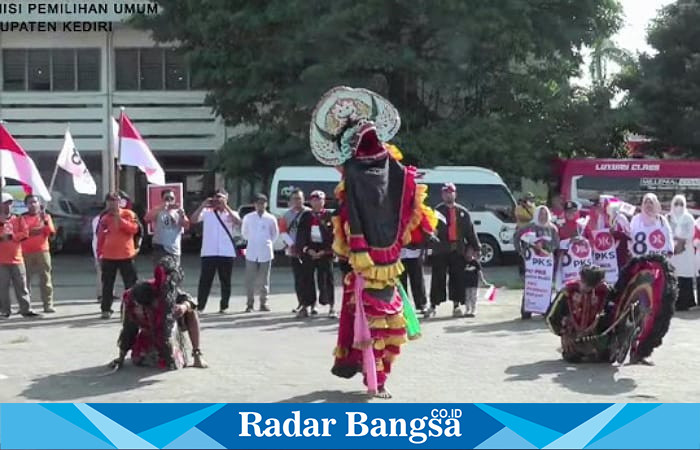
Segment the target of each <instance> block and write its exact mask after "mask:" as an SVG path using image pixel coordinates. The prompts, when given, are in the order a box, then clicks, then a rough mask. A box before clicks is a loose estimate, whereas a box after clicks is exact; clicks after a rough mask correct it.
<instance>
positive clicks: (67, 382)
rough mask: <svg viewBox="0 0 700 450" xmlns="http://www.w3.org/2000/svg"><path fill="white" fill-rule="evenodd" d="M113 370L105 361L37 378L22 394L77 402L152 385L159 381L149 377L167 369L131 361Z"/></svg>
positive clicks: (32, 397) (51, 400)
mask: <svg viewBox="0 0 700 450" xmlns="http://www.w3.org/2000/svg"><path fill="white" fill-rule="evenodd" d="M110 371H111V369H109V367H107V364H103V365H100V366H95V367H88V368H84V369H77V370H72V371H70V372H64V373H57V374H52V375H48V376H45V377H41V378H36V379H34V380H32V383H31V384H30V385H29V386H28V387H27V388H26V389H25V390H24V391H22V394H20V395H21V396H22V397H24V398H26V399H28V400H39V401H50V402H64V401H73V400H76V399H80V398H85V397H97V396H100V395H107V394H115V393H119V392H124V391H129V390H134V389H140V388H143V387H146V386H150V385H152V384H155V383H158V381H159V380H146V378H148V377H150V376H152V375H157V374H160V373H162V372H163V371H162V370H158V369H151V368H144V367H135V366H133V365H131V364H130V363H127V364H125V365H124V367H123V368H122V369H121V370H120V371H118V372H116V373H114V374H110Z"/></svg>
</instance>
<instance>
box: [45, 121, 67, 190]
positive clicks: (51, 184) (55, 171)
mask: <svg viewBox="0 0 700 450" xmlns="http://www.w3.org/2000/svg"><path fill="white" fill-rule="evenodd" d="M69 130H70V123H69V124H68V126H67V127H66V133H67V132H68V131H69ZM63 145H66V138H65V136H64V137H63ZM61 151H63V148H61ZM60 157H61V152H59V153H58V157H57V159H56V166H54V168H53V174H52V175H51V182H50V183H49V194H50V193H52V192H53V185H54V183H55V182H56V175H58V158H60Z"/></svg>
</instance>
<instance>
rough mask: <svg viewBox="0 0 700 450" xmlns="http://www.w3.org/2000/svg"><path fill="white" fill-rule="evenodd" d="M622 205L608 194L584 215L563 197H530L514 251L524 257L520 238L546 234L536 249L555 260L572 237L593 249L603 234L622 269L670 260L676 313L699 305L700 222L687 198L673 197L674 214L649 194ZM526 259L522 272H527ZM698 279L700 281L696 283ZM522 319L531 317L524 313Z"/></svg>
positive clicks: (520, 209)
mask: <svg viewBox="0 0 700 450" xmlns="http://www.w3.org/2000/svg"><path fill="white" fill-rule="evenodd" d="M623 205H625V204H624V202H622V201H620V200H618V199H616V198H615V197H613V196H610V195H599V196H596V197H594V198H593V199H591V204H590V208H589V209H588V210H587V211H583V210H582V208H581V205H578V204H576V203H575V202H571V201H567V202H563V201H562V199H561V197H559V196H555V197H554V198H553V199H552V202H551V207H547V206H545V205H540V206H536V205H535V197H534V195H532V194H530V193H528V194H526V195H525V196H523V198H521V199H520V200H519V202H518V205H517V207H516V211H515V215H516V219H517V231H516V238H515V243H516V248H517V249H518V251H519V253H520V254H521V256H522V255H524V252H525V250H526V248H527V245H524V244H523V243H522V242H521V240H520V239H519V236H522V235H523V234H525V233H526V232H528V231H531V232H534V233H535V234H536V235H537V236H546V237H547V239H544V240H541V241H539V243H538V245H539V246H540V247H542V248H544V249H545V250H547V251H549V252H550V253H553V254H554V258H555V266H556V263H557V260H558V259H559V258H561V256H562V254H563V253H565V252H566V248H564V247H563V246H562V245H561V243H564V242H569V241H571V240H572V239H574V240H575V239H584V240H586V241H588V242H589V243H590V245H591V247H595V243H594V241H595V238H596V236H597V235H598V234H599V233H600V232H601V231H604V232H605V233H606V235H607V236H609V237H610V238H611V239H612V241H613V242H612V244H613V245H612V248H613V250H614V252H615V256H616V259H617V266H618V271H619V270H621V269H622V268H623V267H625V265H626V264H627V263H628V262H629V260H630V258H632V257H635V256H643V255H647V254H652V253H653V254H662V255H664V256H666V257H668V258H669V261H670V262H671V265H672V266H673V268H674V270H675V274H676V277H677V279H678V284H679V298H678V303H677V304H676V309H677V310H687V309H689V308H691V307H694V306H696V304H697V302H696V298H695V295H694V292H693V284H694V281H696V283H695V284H696V285H697V286H698V299H699V300H700V282H698V281H700V279H698V277H700V218H699V219H697V220H696V219H695V218H694V217H693V215H692V214H691V213H690V212H689V211H688V208H687V202H686V198H685V196H683V195H676V196H675V197H673V199H672V201H671V205H670V210H669V211H668V212H664V211H663V208H662V206H661V203H660V202H659V199H658V198H657V196H656V195H655V194H653V193H647V194H646V195H644V196H643V198H642V202H641V204H640V205H639V206H638V207H637V208H634V207H633V206H632V205H627V206H630V207H631V209H630V208H624V207H623ZM523 268H524V265H523V259H522V258H521V259H520V272H521V275H522V274H523ZM696 279H698V280H696ZM523 317H524V318H527V317H529V314H527V313H525V312H523Z"/></svg>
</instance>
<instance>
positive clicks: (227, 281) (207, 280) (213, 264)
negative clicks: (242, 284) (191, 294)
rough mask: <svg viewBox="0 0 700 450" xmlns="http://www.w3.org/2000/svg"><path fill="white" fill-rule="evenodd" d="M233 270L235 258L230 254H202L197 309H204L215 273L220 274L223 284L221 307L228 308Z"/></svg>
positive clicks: (220, 282)
mask: <svg viewBox="0 0 700 450" xmlns="http://www.w3.org/2000/svg"><path fill="white" fill-rule="evenodd" d="M232 272H233V258H231V257H229V256H202V269H201V271H200V273H199V287H198V288H197V305H198V306H197V309H198V310H199V311H204V308H205V307H206V306H207V300H208V299H209V293H210V292H211V285H212V283H213V282H214V275H215V274H217V273H218V274H219V284H220V285H221V304H220V309H227V308H228V301H229V298H230V297H231V273H232Z"/></svg>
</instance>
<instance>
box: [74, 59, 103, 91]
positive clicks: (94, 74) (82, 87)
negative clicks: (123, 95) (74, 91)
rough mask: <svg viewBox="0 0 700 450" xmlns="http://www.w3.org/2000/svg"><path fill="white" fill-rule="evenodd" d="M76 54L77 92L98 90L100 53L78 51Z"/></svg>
mask: <svg viewBox="0 0 700 450" xmlns="http://www.w3.org/2000/svg"><path fill="white" fill-rule="evenodd" d="M77 54H78V90H79V91H99V90H100V51H99V50H98V49H92V48H89V49H80V50H78V52H77Z"/></svg>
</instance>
